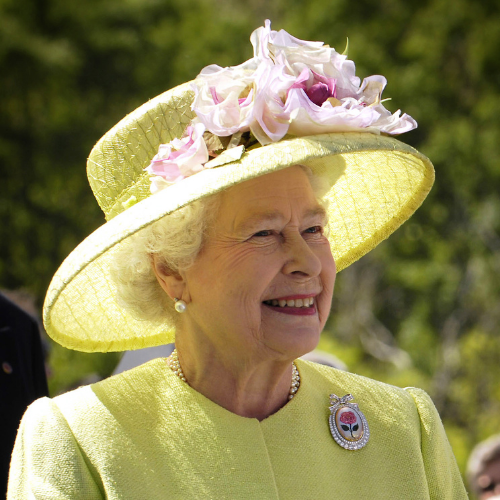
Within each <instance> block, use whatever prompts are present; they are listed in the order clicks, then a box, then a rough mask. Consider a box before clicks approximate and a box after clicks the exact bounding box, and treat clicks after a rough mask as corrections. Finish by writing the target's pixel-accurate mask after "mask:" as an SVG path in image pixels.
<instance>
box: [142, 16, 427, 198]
mask: <svg viewBox="0 0 500 500" xmlns="http://www.w3.org/2000/svg"><path fill="white" fill-rule="evenodd" d="M250 40H251V42H252V45H253V48H254V56H253V58H251V59H249V60H248V61H245V62H244V63H243V64H241V65H239V66H232V67H228V68H222V67H220V66H217V65H210V66H207V67H205V68H204V69H203V70H202V71H201V73H200V74H199V75H198V77H197V78H196V79H195V80H194V82H193V83H192V88H193V90H194V94H195V96H194V101H193V104H192V110H193V111H194V113H195V114H196V118H194V120H192V122H191V124H190V125H189V126H188V127H187V128H186V131H185V133H184V136H183V137H182V138H181V139H174V140H173V141H171V142H170V143H168V144H162V145H161V146H160V148H159V151H158V154H157V155H156V156H155V157H154V158H153V160H152V162H151V164H150V165H149V166H148V167H147V168H146V170H147V171H148V173H149V174H151V192H152V193H155V192H157V191H159V190H161V189H163V188H165V187H168V186H170V185H171V184H173V183H176V182H178V181H180V180H182V179H184V178H185V177H189V176H190V175H193V174H195V173H197V172H199V171H201V170H202V169H204V168H213V167H216V166H220V165H223V164H225V163H229V162H232V161H236V160H238V159H239V158H240V157H241V155H242V154H243V152H244V151H245V149H248V148H249V147H251V146H254V145H258V144H260V145H262V146H265V145H266V144H270V143H273V142H277V141H280V140H281V139H283V138H284V137H285V136H287V138H288V137H293V136H295V137H302V136H309V135H316V134H327V133H333V132H349V131H352V132H370V133H374V134H380V133H384V134H390V135H397V134H401V133H404V132H408V131H409V130H412V129H414V128H416V127H417V123H416V122H415V120H414V119H413V118H412V117H411V116H409V115H407V114H406V113H404V114H401V111H400V110H398V111H396V112H395V113H391V112H390V111H388V110H387V109H386V108H385V107H384V105H383V103H382V92H383V90H384V88H385V86H386V84H387V80H386V79H385V78H384V77H383V76H380V75H375V76H370V77H368V78H365V79H364V80H363V82H360V79H359V78H358V77H357V76H356V75H355V66H354V63H353V62H352V61H350V60H349V59H348V58H347V55H344V54H339V53H338V52H336V51H335V49H333V48H331V47H329V46H328V45H324V44H323V42H309V41H304V40H299V39H298V38H295V37H293V36H291V35H290V34H289V33H287V32H286V31H284V30H280V31H273V30H271V23H270V21H266V22H265V25H264V26H263V27H261V28H258V29H256V30H255V31H254V32H253V33H252V35H251V37H250ZM236 148H237V149H236ZM233 149H234V150H233ZM231 150H233V151H231Z"/></svg>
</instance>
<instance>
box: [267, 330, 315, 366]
mask: <svg viewBox="0 0 500 500" xmlns="http://www.w3.org/2000/svg"><path fill="white" fill-rule="evenodd" d="M320 335H321V332H320V331H318V330H316V329H315V330H311V329H310V328H304V329H297V330H295V331H294V332H290V331H285V332H282V333H278V334H277V333H276V332H275V334H274V335H272V337H273V338H272V340H271V339H270V338H268V342H266V344H267V345H268V347H271V348H272V349H273V350H274V351H276V352H279V353H280V354H281V355H282V356H283V358H286V359H287V360H294V359H297V358H300V357H301V356H303V355H304V354H307V353H308V352H311V351H313V350H314V349H316V347H317V346H318V343H319V338H320Z"/></svg>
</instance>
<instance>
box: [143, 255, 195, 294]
mask: <svg viewBox="0 0 500 500" xmlns="http://www.w3.org/2000/svg"><path fill="white" fill-rule="evenodd" d="M150 258H151V267H152V268H153V272H154V273H155V276H156V279H157V280H158V283H159V284H160V286H161V287H162V288H163V290H164V292H165V293H166V294H167V295H168V296H169V297H170V298H171V299H172V300H174V299H183V300H184V301H186V302H187V300H186V298H187V297H185V295H186V282H185V280H184V277H183V276H181V275H180V274H178V273H176V272H174V271H172V270H171V269H170V268H169V267H167V266H166V265H165V264H164V263H163V262H162V261H161V259H160V258H159V257H158V255H155V254H152V255H150Z"/></svg>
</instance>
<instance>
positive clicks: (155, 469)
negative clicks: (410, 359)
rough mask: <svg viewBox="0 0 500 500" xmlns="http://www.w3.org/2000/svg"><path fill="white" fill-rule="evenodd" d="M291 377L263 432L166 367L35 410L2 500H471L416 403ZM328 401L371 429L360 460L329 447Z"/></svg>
mask: <svg viewBox="0 0 500 500" xmlns="http://www.w3.org/2000/svg"><path fill="white" fill-rule="evenodd" d="M297 367H298V369H299V371H300V373H301V377H302V378H301V386H300V389H299V391H298V393H297V395H296V397H295V398H294V399H293V400H292V401H290V402H289V403H288V404H287V405H286V406H284V407H283V408H282V409H281V410H279V411H278V412H277V413H275V414H274V415H272V416H270V417H269V418H267V419H265V420H264V421H262V422H259V421H257V420H256V419H249V418H243V417H239V416H237V415H234V414H232V413H230V412H228V411H227V410H225V409H223V408H221V407H220V406H218V405H216V404H215V403H213V402H211V401H209V400H208V399H206V398H205V397H204V396H202V395H201V394H199V393H197V392H196V391H194V390H193V389H191V388H190V387H189V386H188V385H187V384H185V383H183V382H181V381H180V380H179V379H178V378H177V377H176V376H175V374H173V373H172V372H171V370H169V369H168V368H167V367H166V364H165V360H164V359H157V360H154V361H151V362H149V363H147V364H145V365H142V366H141V367H138V368H136V369H133V370H130V371H128V372H124V373H122V374H120V375H117V376H116V377H112V378H110V379H108V380H105V381H103V382H100V383H98V384H95V385H93V386H89V387H84V388H81V389H78V390H76V391H73V392H71V393H68V394H65V395H63V396H59V397H57V398H55V399H54V400H50V399H47V398H44V399H40V400H38V401H37V402H35V403H34V404H33V405H32V406H31V407H30V408H29V409H28V411H27V413H26V415H25V416H24V418H23V422H22V425H21V428H20V431H19V436H18V439H17V442H16V446H15V450H14V454H13V459H12V465H11V476H10V483H9V488H10V489H9V494H8V499H9V500H18V499H19V500H20V499H27V498H34V499H37V500H45V499H47V500H48V499H51V500H52V499H55V498H57V499H60V500H62V499H75V498H82V499H86V500H87V499H88V500H92V499H103V498H107V499H110V500H111V499H112V500H115V499H120V500H127V499H131V500H132V499H141V500H142V499H148V500H155V499H186V498H190V499H191V498H193V499H197V498H200V499H208V498H217V499H259V500H262V499H278V498H279V499H287V500H289V499H301V500H303V499H312V498H314V499H316V498H317V499H320V498H332V499H335V498H338V499H342V500H353V499H370V500H378V499H391V500H395V499H398V500H399V499H405V500H412V499H415V500H417V499H418V500H424V499H435V500H461V499H466V498H467V495H466V493H465V489H464V487H463V483H462V481H461V478H460V475H459V472H458V469H457V466H456V463H455V459H454V457H453V454H452V452H451V449H450V446H449V444H448V441H447V439H446V435H445V433H444V429H443V427H442V424H441V421H440V419H439V416H438V414H437V412H436V410H435V408H434V406H433V404H432V402H431V401H430V399H429V397H428V396H427V395H426V394H425V393H424V392H423V391H421V390H419V389H407V390H403V389H398V388H395V387H392V386H388V385H385V384H382V383H379V382H375V381H373V380H369V379H366V378H363V377H360V376H357V375H353V374H350V373H346V372H341V371H338V370H335V369H332V368H328V367H324V366H320V365H316V364H314V363H309V362H305V361H300V360H299V361H298V362H297ZM330 393H335V394H337V395H344V394H347V393H352V394H353V396H354V398H355V402H357V403H358V404H359V407H360V409H361V411H362V412H363V413H364V414H365V416H366V418H367V420H368V422H369V425H370V431H371V436H370V441H369V442H368V444H367V446H366V447H365V448H363V449H361V450H358V451H348V450H344V449H343V448H341V447H340V446H338V445H337V444H336V443H335V441H334V440H333V438H332V436H331V434H330V430H329V427H328V416H329V413H330V412H329V409H328V406H329V394H330Z"/></svg>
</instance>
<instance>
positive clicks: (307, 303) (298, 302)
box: [264, 297, 314, 307]
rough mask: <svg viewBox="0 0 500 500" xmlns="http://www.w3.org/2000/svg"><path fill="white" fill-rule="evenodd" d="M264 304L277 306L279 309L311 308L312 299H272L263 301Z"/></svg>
mask: <svg viewBox="0 0 500 500" xmlns="http://www.w3.org/2000/svg"><path fill="white" fill-rule="evenodd" d="M264 303H265V304H267V305H269V306H275V307H276V306H279V307H311V306H312V305H313V304H314V297H308V298H305V299H290V300H284V299H279V300H278V299H273V300H265V301H264Z"/></svg>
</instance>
